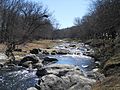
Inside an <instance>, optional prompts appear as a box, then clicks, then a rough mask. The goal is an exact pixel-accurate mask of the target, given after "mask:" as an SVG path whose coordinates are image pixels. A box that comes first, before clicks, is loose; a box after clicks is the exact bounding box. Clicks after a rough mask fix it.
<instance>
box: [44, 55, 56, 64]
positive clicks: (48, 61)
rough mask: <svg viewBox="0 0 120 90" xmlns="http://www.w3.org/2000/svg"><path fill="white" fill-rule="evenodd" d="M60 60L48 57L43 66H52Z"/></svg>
mask: <svg viewBox="0 0 120 90" xmlns="http://www.w3.org/2000/svg"><path fill="white" fill-rule="evenodd" d="M57 61H58V60H57V59H56V58H53V57H50V56H47V57H45V58H44V60H43V62H42V63H43V64H44V65H46V64H52V63H55V62H57Z"/></svg>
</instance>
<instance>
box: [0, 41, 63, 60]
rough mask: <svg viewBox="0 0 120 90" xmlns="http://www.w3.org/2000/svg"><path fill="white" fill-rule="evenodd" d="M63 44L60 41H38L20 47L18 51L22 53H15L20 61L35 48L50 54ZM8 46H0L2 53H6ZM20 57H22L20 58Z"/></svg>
mask: <svg viewBox="0 0 120 90" xmlns="http://www.w3.org/2000/svg"><path fill="white" fill-rule="evenodd" d="M60 43H61V42H60V41H59V40H38V41H33V42H30V43H26V44H25V45H23V44H22V45H18V46H17V48H18V49H22V52H13V53H14V55H15V57H16V58H17V59H19V58H20V57H23V56H25V55H27V54H29V52H30V50H32V49H34V48H42V49H45V50H47V51H48V52H51V51H52V50H53V49H52V48H53V47H54V46H55V45H58V44H60ZM5 48H6V46H5V45H4V44H0V52H2V53H3V52H4V51H5ZM19 56H20V57H19Z"/></svg>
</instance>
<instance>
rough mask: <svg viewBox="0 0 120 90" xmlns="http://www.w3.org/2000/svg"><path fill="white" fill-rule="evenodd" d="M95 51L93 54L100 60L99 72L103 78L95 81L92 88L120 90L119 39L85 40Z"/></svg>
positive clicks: (97, 89) (94, 89) (95, 89)
mask: <svg viewBox="0 0 120 90" xmlns="http://www.w3.org/2000/svg"><path fill="white" fill-rule="evenodd" d="M86 43H87V44H89V45H90V46H91V47H92V48H93V49H94V51H95V53H94V55H91V56H93V57H94V58H95V59H96V61H99V62H100V64H101V65H100V67H99V68H100V72H101V73H104V75H105V76H106V78H105V80H104V81H102V82H98V83H96V85H94V88H93V90H120V39H119V37H117V38H116V39H108V40H103V39H94V40H93V39H92V40H88V41H87V42H86Z"/></svg>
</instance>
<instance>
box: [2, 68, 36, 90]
mask: <svg viewBox="0 0 120 90" xmlns="http://www.w3.org/2000/svg"><path fill="white" fill-rule="evenodd" d="M17 68H18V67H16V69H15V70H14V69H11V70H10V69H8V68H5V69H4V70H1V71H0V90H27V88H29V87H32V86H35V83H37V76H36V75H35V73H36V71H35V70H33V71H28V70H25V69H18V70H17Z"/></svg>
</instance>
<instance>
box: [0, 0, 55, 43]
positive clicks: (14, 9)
mask: <svg viewBox="0 0 120 90" xmlns="http://www.w3.org/2000/svg"><path fill="white" fill-rule="evenodd" d="M50 16H51V14H50V13H49V12H48V8H45V7H44V6H43V5H42V4H39V3H33V2H29V1H26V0H0V42H1V43H3V42H6V43H11V42H14V43H16V44H20V43H24V42H27V41H31V40H35V39H40V38H42V39H48V38H49V39H51V37H52V30H53V28H54V27H53V25H52V21H51V18H50Z"/></svg>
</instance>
